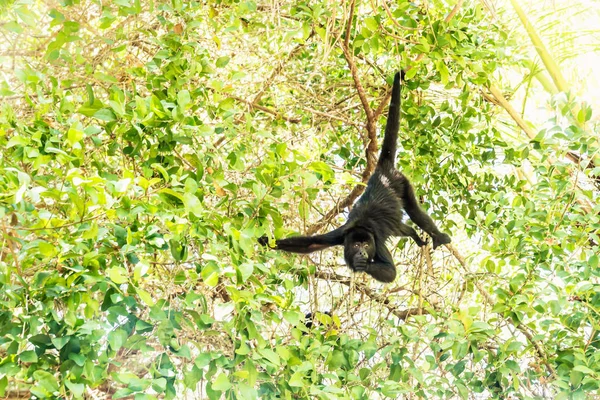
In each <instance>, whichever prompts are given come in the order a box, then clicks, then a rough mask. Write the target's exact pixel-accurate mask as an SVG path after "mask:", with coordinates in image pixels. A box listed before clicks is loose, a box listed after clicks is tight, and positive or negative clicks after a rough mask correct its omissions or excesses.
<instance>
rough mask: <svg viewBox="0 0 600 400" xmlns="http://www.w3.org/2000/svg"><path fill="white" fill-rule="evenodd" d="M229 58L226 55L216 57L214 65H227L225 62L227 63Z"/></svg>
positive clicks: (221, 66)
mask: <svg viewBox="0 0 600 400" xmlns="http://www.w3.org/2000/svg"><path fill="white" fill-rule="evenodd" d="M229 60H230V58H229V57H227V56H225V57H219V58H217V62H216V63H215V65H216V66H217V68H224V67H226V66H227V64H229Z"/></svg>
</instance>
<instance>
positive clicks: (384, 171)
mask: <svg viewBox="0 0 600 400" xmlns="http://www.w3.org/2000/svg"><path fill="white" fill-rule="evenodd" d="M400 81H401V77H400V73H396V75H395V76H394V86H393V87H392V100H391V102H390V109H389V114H388V119H387V122H386V125H385V136H384V138H383V145H382V146H381V154H380V155H379V161H378V163H377V167H376V168H375V172H374V173H373V175H372V176H371V178H370V179H369V182H368V184H367V189H366V190H365V192H364V193H363V195H362V196H361V197H360V199H359V200H358V201H357V202H356V204H355V205H354V208H353V209H352V211H351V212H350V215H349V216H348V220H347V221H346V223H345V224H344V225H342V226H341V227H339V228H337V229H335V230H333V231H331V232H329V233H326V234H324V235H315V236H295V237H291V238H287V239H280V240H277V241H276V245H275V247H274V248H275V249H277V250H283V251H289V252H293V253H312V252H313V251H318V250H323V249H325V248H327V247H331V246H338V245H343V246H344V259H345V260H346V264H347V265H348V267H350V269H352V271H355V272H358V271H364V272H366V273H367V274H369V275H371V276H372V277H373V278H375V279H377V280H378V281H380V282H392V281H393V280H394V279H395V278H396V267H395V266H394V260H393V259H392V255H391V254H390V252H389V250H388V249H387V248H386V246H385V242H386V240H387V239H388V238H389V237H391V236H410V237H411V238H413V240H414V241H415V242H416V243H417V245H419V246H423V245H425V244H426V242H425V241H423V240H422V239H421V238H420V237H419V235H418V234H417V232H416V231H415V230H414V229H413V228H412V227H410V226H408V225H406V224H405V223H403V222H402V209H404V210H405V211H406V213H407V214H408V216H409V217H410V219H411V220H412V221H413V222H414V223H415V224H417V225H418V226H419V227H420V228H421V229H423V230H424V231H425V232H427V233H428V234H429V236H431V237H432V239H433V248H434V249H435V248H436V247H438V246H441V245H443V244H447V243H450V236H448V235H447V234H446V233H443V232H440V230H439V229H438V228H437V226H436V225H435V223H434V222H433V220H432V219H431V218H430V217H429V215H427V214H426V213H425V212H424V211H423V210H422V209H421V207H420V206H419V202H418V201H417V199H416V197H415V193H414V190H413V188H412V185H411V184H410V182H409V181H408V178H406V177H405V176H404V175H403V174H402V173H401V172H400V171H398V170H397V169H396V167H395V165H394V162H395V158H396V145H397V141H398V129H399V124H400ZM259 242H260V243H261V244H262V245H267V243H268V239H267V238H266V237H262V238H260V239H259Z"/></svg>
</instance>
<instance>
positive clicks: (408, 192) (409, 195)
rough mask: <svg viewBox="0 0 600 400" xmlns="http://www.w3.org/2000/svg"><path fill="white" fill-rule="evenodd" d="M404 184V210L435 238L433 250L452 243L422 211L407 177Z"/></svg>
mask: <svg viewBox="0 0 600 400" xmlns="http://www.w3.org/2000/svg"><path fill="white" fill-rule="evenodd" d="M403 184H404V185H403V186H404V187H403V193H402V196H401V198H402V201H403V203H404V209H405V210H406V213H407V214H408V216H409V217H410V219H411V220H412V221H413V222H414V223H415V224H417V225H418V226H419V228H421V229H423V230H424V231H425V232H427V233H428V234H429V236H431V237H432V238H433V248H434V249H435V248H436V247H438V246H441V245H443V244H448V243H450V241H451V239H450V236H448V234H446V233H444V232H440V230H439V229H438V227H437V226H436V225H435V223H434V222H433V220H432V219H431V217H430V216H429V215H427V213H425V211H423V209H421V206H420V205H419V202H418V201H417V198H416V197H415V192H414V189H413V187H412V185H411V184H410V182H409V181H408V179H407V178H406V177H404V182H403Z"/></svg>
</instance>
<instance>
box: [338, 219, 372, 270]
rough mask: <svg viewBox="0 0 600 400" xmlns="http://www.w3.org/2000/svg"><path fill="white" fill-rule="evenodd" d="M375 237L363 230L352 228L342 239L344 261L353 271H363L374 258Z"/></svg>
mask: <svg viewBox="0 0 600 400" xmlns="http://www.w3.org/2000/svg"><path fill="white" fill-rule="evenodd" d="M375 250H376V248H375V237H374V236H373V234H372V233H371V232H369V231H368V230H366V229H363V228H353V229H351V230H349V231H348V232H347V233H346V236H345V237H344V259H345V260H346V264H348V266H349V267H350V268H351V269H352V270H353V271H364V270H366V268H367V264H368V263H369V262H370V261H373V258H374V257H375Z"/></svg>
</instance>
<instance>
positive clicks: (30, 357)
mask: <svg viewBox="0 0 600 400" xmlns="http://www.w3.org/2000/svg"><path fill="white" fill-rule="evenodd" d="M19 360H21V361H22V362H24V363H36V362H37V361H38V356H37V354H36V353H35V351H33V350H27V351H23V352H22V353H20V354H19Z"/></svg>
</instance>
